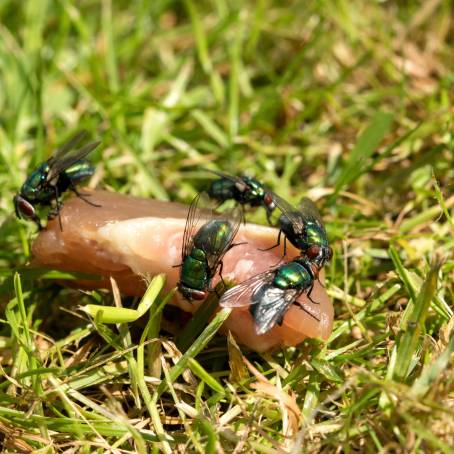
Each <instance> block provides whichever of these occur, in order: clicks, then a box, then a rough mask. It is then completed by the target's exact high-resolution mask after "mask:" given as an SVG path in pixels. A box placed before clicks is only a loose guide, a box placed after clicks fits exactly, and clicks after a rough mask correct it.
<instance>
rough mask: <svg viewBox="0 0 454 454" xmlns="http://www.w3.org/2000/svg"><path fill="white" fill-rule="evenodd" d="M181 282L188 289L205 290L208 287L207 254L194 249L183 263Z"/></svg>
mask: <svg viewBox="0 0 454 454" xmlns="http://www.w3.org/2000/svg"><path fill="white" fill-rule="evenodd" d="M181 282H182V284H184V285H185V286H186V287H189V288H191V289H196V290H203V289H205V288H206V287H207V285H208V274H207V262H206V256H205V253H204V252H203V251H202V250H201V249H198V248H196V247H195V248H193V250H192V251H191V254H190V255H188V256H187V257H186V258H185V259H184V262H183V266H182V270H181Z"/></svg>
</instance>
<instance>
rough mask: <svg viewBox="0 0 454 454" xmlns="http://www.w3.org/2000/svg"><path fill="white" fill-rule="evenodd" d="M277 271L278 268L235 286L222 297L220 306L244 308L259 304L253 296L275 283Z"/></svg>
mask: <svg viewBox="0 0 454 454" xmlns="http://www.w3.org/2000/svg"><path fill="white" fill-rule="evenodd" d="M276 269H277V267H274V268H272V269H270V270H268V271H265V272H264V273H260V274H256V275H255V276H252V277H251V278H249V279H247V280H245V281H243V282H241V284H238V285H235V287H232V288H231V289H229V290H227V291H226V292H225V293H224V295H222V297H221V299H220V300H219V304H220V305H221V306H222V307H244V306H250V305H251V304H257V303H258V302H259V301H255V300H254V301H253V296H254V295H255V294H256V293H257V291H258V290H259V289H260V288H261V287H262V286H264V285H266V284H270V283H271V282H273V279H274V275H275V271H276Z"/></svg>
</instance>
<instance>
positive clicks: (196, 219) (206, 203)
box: [181, 192, 214, 261]
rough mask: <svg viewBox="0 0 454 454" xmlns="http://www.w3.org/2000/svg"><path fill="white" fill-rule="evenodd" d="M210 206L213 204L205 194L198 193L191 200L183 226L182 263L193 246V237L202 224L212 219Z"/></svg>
mask: <svg viewBox="0 0 454 454" xmlns="http://www.w3.org/2000/svg"><path fill="white" fill-rule="evenodd" d="M212 204H213V202H212V201H211V200H210V198H209V197H208V194H207V193H206V192H200V193H199V194H197V195H196V196H195V197H194V199H193V200H192V202H191V205H190V206H189V211H188V217H187V218H186V224H185V226H184V233H183V246H182V248H181V258H182V261H184V259H185V258H186V256H187V255H189V254H190V253H191V249H192V247H193V245H194V235H195V234H196V233H197V232H198V230H199V229H200V228H201V227H202V226H203V225H204V224H206V223H207V222H208V221H209V220H211V219H213V217H214V214H213V209H212V208H211V206H212Z"/></svg>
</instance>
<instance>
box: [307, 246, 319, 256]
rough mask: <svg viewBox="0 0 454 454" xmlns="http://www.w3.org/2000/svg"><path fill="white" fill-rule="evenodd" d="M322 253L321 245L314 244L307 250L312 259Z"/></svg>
mask: <svg viewBox="0 0 454 454" xmlns="http://www.w3.org/2000/svg"><path fill="white" fill-rule="evenodd" d="M319 254H320V246H316V245H312V246H311V247H310V248H309V249H308V250H307V251H306V255H307V256H308V257H309V258H310V259H315V258H316V257H318V255H319Z"/></svg>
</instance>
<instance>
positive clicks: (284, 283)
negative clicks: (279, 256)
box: [273, 262, 311, 289]
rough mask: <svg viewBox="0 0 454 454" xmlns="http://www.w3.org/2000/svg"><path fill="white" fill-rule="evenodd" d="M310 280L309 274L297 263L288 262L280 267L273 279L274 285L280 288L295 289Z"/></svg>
mask: <svg viewBox="0 0 454 454" xmlns="http://www.w3.org/2000/svg"><path fill="white" fill-rule="evenodd" d="M310 280H311V276H310V275H309V272H308V271H307V270H306V268H305V267H304V266H302V265H301V264H299V263H297V262H289V263H286V264H285V265H282V266H281V267H280V268H279V269H278V270H277V273H276V275H275V277H274V281H273V283H274V285H275V286H277V287H279V288H282V289H287V288H295V287H300V286H303V285H305V284H306V283H307V282H309V281H310Z"/></svg>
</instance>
